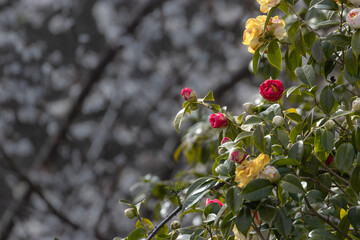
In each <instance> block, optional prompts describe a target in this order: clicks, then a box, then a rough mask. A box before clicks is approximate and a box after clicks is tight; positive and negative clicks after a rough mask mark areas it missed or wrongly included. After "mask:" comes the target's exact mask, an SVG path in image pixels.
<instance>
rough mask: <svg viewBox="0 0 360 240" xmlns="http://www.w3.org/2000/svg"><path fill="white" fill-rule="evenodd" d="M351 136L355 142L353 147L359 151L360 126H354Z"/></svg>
mask: <svg viewBox="0 0 360 240" xmlns="http://www.w3.org/2000/svg"><path fill="white" fill-rule="evenodd" d="M353 137H354V142H355V144H354V145H355V148H356V149H357V150H358V151H360V126H355V127H354V132H353Z"/></svg>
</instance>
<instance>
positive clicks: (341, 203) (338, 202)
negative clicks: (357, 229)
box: [329, 194, 348, 209]
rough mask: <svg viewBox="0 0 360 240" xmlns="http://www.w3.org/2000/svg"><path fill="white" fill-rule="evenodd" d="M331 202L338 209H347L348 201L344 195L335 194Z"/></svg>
mask: <svg viewBox="0 0 360 240" xmlns="http://www.w3.org/2000/svg"><path fill="white" fill-rule="evenodd" d="M329 200H330V202H331V203H332V204H334V205H335V206H337V207H341V208H343V209H347V208H348V207H347V200H346V198H345V196H344V194H335V195H334V196H332V197H331V198H329Z"/></svg>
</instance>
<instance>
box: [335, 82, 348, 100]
mask: <svg viewBox="0 0 360 240" xmlns="http://www.w3.org/2000/svg"><path fill="white" fill-rule="evenodd" d="M345 93H346V86H345V85H344V84H341V85H339V86H336V87H334V88H333V96H334V98H335V100H336V102H338V103H341V102H342V101H344V97H345Z"/></svg>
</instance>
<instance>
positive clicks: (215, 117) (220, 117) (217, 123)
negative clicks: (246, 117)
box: [209, 113, 227, 128]
mask: <svg viewBox="0 0 360 240" xmlns="http://www.w3.org/2000/svg"><path fill="white" fill-rule="evenodd" d="M209 121H210V124H211V127H212V128H221V127H226V126H227V120H226V118H225V116H224V114H222V113H213V114H211V115H210V118H209Z"/></svg>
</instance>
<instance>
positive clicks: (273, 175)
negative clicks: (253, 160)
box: [259, 165, 280, 183]
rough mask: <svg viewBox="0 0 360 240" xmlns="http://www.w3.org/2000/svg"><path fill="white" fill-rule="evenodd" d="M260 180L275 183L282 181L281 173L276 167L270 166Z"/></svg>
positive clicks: (264, 170)
mask: <svg viewBox="0 0 360 240" xmlns="http://www.w3.org/2000/svg"><path fill="white" fill-rule="evenodd" d="M259 178H263V179H267V180H269V181H270V182H272V183H275V182H277V181H279V180H280V173H279V171H278V170H277V169H276V168H275V167H273V166H269V165H268V166H266V167H265V168H264V169H263V170H262V171H261V172H260V176H259Z"/></svg>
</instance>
